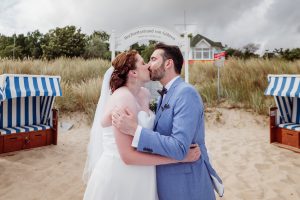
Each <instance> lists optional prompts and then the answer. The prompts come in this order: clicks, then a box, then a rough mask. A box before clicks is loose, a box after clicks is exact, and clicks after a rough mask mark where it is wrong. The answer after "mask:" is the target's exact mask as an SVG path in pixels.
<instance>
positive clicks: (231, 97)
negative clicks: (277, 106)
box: [0, 58, 300, 121]
mask: <svg viewBox="0 0 300 200" xmlns="http://www.w3.org/2000/svg"><path fill="white" fill-rule="evenodd" d="M109 66H110V62H109V61H105V60H100V59H92V60H84V59H81V58H75V59H74V58H73V59H68V58H60V59H56V60H52V61H46V60H22V61H21V60H14V61H12V60H6V59H4V60H0V72H1V73H15V74H45V75H59V76H61V77H62V80H61V87H62V90H63V97H58V98H57V99H56V102H55V107H57V108H58V109H60V111H61V112H64V113H68V112H70V113H71V112H76V111H78V112H84V113H85V114H87V116H88V118H89V121H91V120H92V118H93V116H94V112H95V109H96V105H97V102H98V98H99V95H100V88H101V82H102V77H103V74H104V72H105V71H106V70H107V69H108V67H109ZM189 72H190V73H189V74H190V83H191V84H193V85H194V86H195V87H196V89H197V90H198V92H199V93H200V94H201V96H202V99H203V101H204V103H205V105H206V106H210V107H211V106H217V105H218V96H217V68H216V67H215V66H214V65H213V63H198V64H193V65H190V68H189ZM299 73H300V61H295V62H287V61H283V60H278V59H277V60H276V59H274V60H263V59H250V60H246V61H245V60H239V59H229V60H226V63H225V66H224V67H222V68H221V69H220V83H221V90H220V97H221V99H220V100H221V102H224V101H225V102H226V103H227V104H229V105H230V106H233V107H241V108H247V109H252V110H253V111H255V112H257V113H259V114H267V113H268V108H269V106H271V105H274V100H273V98H272V97H266V96H264V90H265V89H266V87H267V84H268V83H267V75H268V74H299Z"/></svg>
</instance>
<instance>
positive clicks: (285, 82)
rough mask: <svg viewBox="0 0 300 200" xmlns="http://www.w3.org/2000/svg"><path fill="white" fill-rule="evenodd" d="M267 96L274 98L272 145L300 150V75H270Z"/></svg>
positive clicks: (271, 125) (271, 113)
mask: <svg viewBox="0 0 300 200" xmlns="http://www.w3.org/2000/svg"><path fill="white" fill-rule="evenodd" d="M268 82H269V84H268V87H267V89H266V91H265V95H271V96H274V99H275V103H276V107H272V108H270V143H276V144H277V143H279V144H282V145H281V146H283V147H285V148H289V147H295V148H298V149H299V148H300V75H268Z"/></svg>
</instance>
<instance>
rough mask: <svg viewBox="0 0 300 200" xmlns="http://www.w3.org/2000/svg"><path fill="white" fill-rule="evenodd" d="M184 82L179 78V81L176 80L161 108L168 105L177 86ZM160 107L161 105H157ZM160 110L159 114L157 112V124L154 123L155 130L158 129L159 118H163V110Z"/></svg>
mask: <svg viewBox="0 0 300 200" xmlns="http://www.w3.org/2000/svg"><path fill="white" fill-rule="evenodd" d="M181 82H182V79H181V78H180V77H179V78H178V79H176V80H175V82H174V83H173V84H172V85H171V88H170V89H169V90H168V92H167V94H166V96H165V98H164V99H163V100H162V103H161V107H164V105H166V104H168V103H169V101H170V99H171V97H172V96H173V94H174V91H175V88H176V87H177V85H179V84H180V83H181ZM158 103H160V100H159V101H158ZM157 105H159V104H157ZM161 107H160V108H158V110H157V112H156V117H155V122H154V128H156V125H157V122H158V120H159V118H160V117H161V115H162V113H163V109H162V108H161Z"/></svg>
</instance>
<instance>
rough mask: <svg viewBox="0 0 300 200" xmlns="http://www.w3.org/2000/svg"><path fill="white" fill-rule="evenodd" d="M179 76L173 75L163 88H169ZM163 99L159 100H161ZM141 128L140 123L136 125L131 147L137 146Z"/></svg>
mask: <svg viewBox="0 0 300 200" xmlns="http://www.w3.org/2000/svg"><path fill="white" fill-rule="evenodd" d="M179 77H180V76H179V75H178V76H176V77H174V78H173V79H172V80H170V81H169V82H168V83H167V84H166V86H165V88H166V89H167V91H168V90H169V89H170V88H171V86H172V84H173V83H174V82H175V81H176V80H177V79H178V78H179ZM165 96H166V95H164V96H163V99H164V98H165ZM163 99H162V100H161V101H163ZM142 128H143V127H141V126H140V125H138V126H137V128H136V130H135V134H134V137H133V140H132V143H131V146H132V147H135V148H137V146H138V144H139V140H140V135H141V132H142Z"/></svg>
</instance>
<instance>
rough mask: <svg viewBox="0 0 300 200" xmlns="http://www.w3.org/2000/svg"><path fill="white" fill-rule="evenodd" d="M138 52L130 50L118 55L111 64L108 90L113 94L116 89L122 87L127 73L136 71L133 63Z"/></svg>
mask: <svg viewBox="0 0 300 200" xmlns="http://www.w3.org/2000/svg"><path fill="white" fill-rule="evenodd" d="M137 54H138V52H137V51H135V50H130V51H127V52H123V53H120V54H119V55H118V56H117V57H116V58H115V59H114V60H113V62H112V66H113V67H114V71H113V73H112V75H111V79H110V83H109V85H110V88H111V92H112V93H113V92H114V91H115V90H116V89H118V88H120V87H122V86H124V85H125V84H126V81H127V78H128V76H127V75H128V72H129V71H130V70H134V69H136V66H135V63H136V58H135V55H137Z"/></svg>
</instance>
